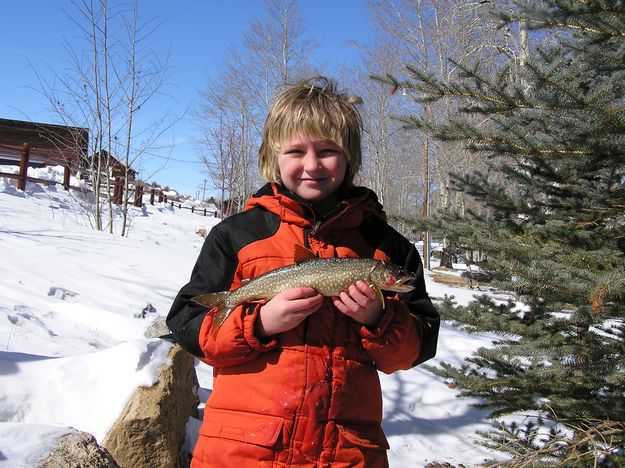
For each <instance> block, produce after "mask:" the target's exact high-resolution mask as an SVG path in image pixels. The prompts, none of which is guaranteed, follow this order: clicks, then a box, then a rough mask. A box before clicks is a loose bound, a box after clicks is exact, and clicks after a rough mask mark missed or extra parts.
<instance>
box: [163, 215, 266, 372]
mask: <svg viewBox="0 0 625 468" xmlns="http://www.w3.org/2000/svg"><path fill="white" fill-rule="evenodd" d="M222 224H223V223H222ZM222 224H219V225H217V226H215V227H214V228H213V229H212V230H211V231H210V233H209V235H208V236H207V238H206V240H205V242H204V245H203V247H202V250H201V252H200V255H199V256H198V259H197V261H196V264H195V266H194V268H193V271H192V273H191V279H190V280H189V282H188V283H187V284H186V285H185V286H183V287H182V289H181V290H180V292H179V293H178V295H177V296H176V298H175V299H174V302H173V304H172V306H171V309H170V311H169V314H168V315H167V319H166V323H167V326H168V327H169V329H170V330H171V332H172V334H173V335H174V338H175V339H176V341H177V342H178V343H179V344H180V345H181V346H182V347H183V348H184V349H185V350H186V351H188V352H190V353H191V354H193V355H195V356H196V357H198V358H200V359H201V360H202V361H204V362H206V363H208V364H210V365H212V366H214V367H227V366H231V365H237V364H241V363H243V362H247V361H250V360H253V359H255V358H256V357H257V356H258V355H259V353H261V352H263V351H266V350H268V349H271V348H272V347H273V346H275V342H269V343H263V342H260V341H259V340H257V339H256V337H255V336H254V333H253V330H254V321H255V320H256V317H257V315H258V310H257V309H258V308H257V307H245V306H239V307H236V308H235V309H233V311H232V313H231V314H230V316H229V317H228V318H227V319H226V320H225V322H224V323H223V324H222V326H221V327H220V328H219V330H218V333H217V334H216V335H213V334H212V333H211V326H212V323H213V316H212V313H211V312H212V311H211V310H208V309H206V308H205V307H202V306H201V305H199V304H196V303H195V302H193V301H192V300H191V299H192V298H193V297H195V296H197V295H200V294H205V293H209V292H219V291H227V290H229V289H230V288H231V286H232V284H233V282H234V281H235V277H236V274H237V269H238V257H237V252H236V250H235V249H234V248H233V246H232V244H231V242H230V240H229V239H230V236H228V235H227V228H224V227H222Z"/></svg>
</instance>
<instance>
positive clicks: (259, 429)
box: [200, 407, 284, 447]
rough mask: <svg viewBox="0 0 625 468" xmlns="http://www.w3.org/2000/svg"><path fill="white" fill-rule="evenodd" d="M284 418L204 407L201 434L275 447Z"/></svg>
mask: <svg viewBox="0 0 625 468" xmlns="http://www.w3.org/2000/svg"><path fill="white" fill-rule="evenodd" d="M283 425H284V420H283V419H282V418H280V417H277V416H269V415H265V414H257V413H244V412H240V411H229V410H220V409H213V408H208V407H206V408H204V423H203V424H202V426H201V428H200V435H202V436H206V437H218V438H223V439H229V440H235V441H238V442H244V443H246V444H254V445H260V446H263V447H273V446H275V445H276V442H278V439H279V437H280V435H281V434H282V427H283Z"/></svg>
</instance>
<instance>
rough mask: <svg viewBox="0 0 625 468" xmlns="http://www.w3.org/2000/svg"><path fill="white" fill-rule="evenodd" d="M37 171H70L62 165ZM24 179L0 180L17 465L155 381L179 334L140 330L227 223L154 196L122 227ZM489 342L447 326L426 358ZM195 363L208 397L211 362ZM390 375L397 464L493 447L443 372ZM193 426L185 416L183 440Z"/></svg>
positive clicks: (92, 426)
mask: <svg viewBox="0 0 625 468" xmlns="http://www.w3.org/2000/svg"><path fill="white" fill-rule="evenodd" d="M13 171H14V168H11V167H8V166H0V172H13ZM29 176H31V177H42V178H47V179H53V180H61V178H62V176H61V173H60V172H59V169H58V168H44V169H30V170H29ZM15 183H16V181H15V180H13V179H7V178H0V256H1V257H0V258H1V260H0V382H1V384H0V466H7V467H11V468H18V467H32V466H36V463H37V461H39V460H41V459H42V458H45V456H46V455H47V453H48V452H49V450H50V448H51V447H52V446H53V445H54V441H55V440H56V438H57V437H58V436H59V435H62V434H64V433H67V432H70V431H71V430H72V429H71V428H75V429H78V430H83V431H87V432H90V433H92V434H93V435H94V436H95V437H96V438H97V439H98V441H100V442H101V441H102V440H103V438H104V436H105V435H106V433H107V431H108V429H109V428H110V426H111V424H112V423H113V421H114V420H115V418H116V417H117V415H118V414H119V413H120V412H121V410H122V408H123V407H124V405H125V403H126V400H127V399H128V397H129V396H130V395H131V394H132V392H133V391H134V389H135V388H136V387H137V386H139V385H150V384H152V383H153V382H154V381H155V375H156V370H157V369H158V368H159V367H160V366H161V365H162V364H163V363H165V362H166V360H167V354H168V352H169V349H170V347H171V344H170V343H168V342H165V341H161V340H158V339H146V338H144V337H143V333H144V331H145V329H146V328H147V327H148V326H149V325H151V323H152V322H153V321H154V320H155V319H156V318H158V317H164V316H166V315H167V312H168V310H169V306H170V305H171V302H172V301H173V299H174V296H175V295H176V293H177V292H178V290H179V289H180V287H181V286H182V285H183V284H184V283H186V281H187V280H188V278H189V275H190V273H191V269H192V267H193V265H194V263H195V260H196V257H197V255H198V254H199V250H200V248H201V246H202V242H203V238H202V237H200V236H198V235H197V234H196V231H197V230H198V229H200V228H205V229H207V230H210V228H211V227H212V226H213V225H214V224H215V223H216V222H217V221H218V220H217V219H215V218H212V217H204V216H202V215H201V214H198V213H197V212H196V213H191V212H190V210H179V209H177V208H172V207H171V206H170V205H164V204H156V205H154V206H152V205H149V204H146V205H144V207H142V208H134V207H132V208H131V209H130V210H131V216H130V234H129V236H128V237H121V236H119V235H112V234H108V233H106V232H101V231H96V230H94V229H92V228H91V227H90V225H91V221H90V216H89V214H88V212H87V210H86V206H87V204H86V203H85V201H84V198H83V195H82V194H81V193H79V192H73V191H70V192H67V191H65V190H63V188H62V187H61V186H60V185H57V186H50V187H47V186H45V185H40V184H34V183H29V184H28V185H27V188H26V191H24V192H21V191H18V190H17V189H16V188H15ZM71 184H72V185H78V184H79V181H76V180H72V181H71ZM117 222H119V220H117ZM426 279H427V284H428V291H429V292H430V294H431V296H432V297H434V298H442V297H443V296H444V295H445V294H448V295H452V294H453V295H454V296H455V298H456V301H457V302H459V303H467V302H468V301H470V300H471V298H472V296H473V294H475V292H474V291H471V290H468V289H462V288H451V287H447V286H443V285H440V284H438V283H434V282H433V281H432V280H431V278H430V277H428V278H426ZM150 306H151V307H152V308H153V310H154V311H152V312H150V310H152V309H151V308H150ZM492 338H493V337H489V336H487V335H479V334H472V335H467V334H465V333H462V332H460V331H459V330H458V329H456V328H454V327H453V326H451V325H449V324H444V325H443V327H442V329H441V336H440V341H439V346H438V349H439V351H438V355H437V357H436V358H435V359H434V360H432V361H430V364H433V365H434V364H436V363H437V362H441V361H446V362H451V363H453V364H456V365H459V364H460V363H461V362H462V360H463V358H464V357H465V356H468V355H469V354H471V352H472V351H473V350H475V349H476V348H478V347H480V346H488V345H489V344H490V343H491V341H492ZM196 368H197V370H198V379H199V382H200V385H201V387H202V389H201V391H200V396H201V397H204V398H205V397H206V396H207V395H209V394H210V389H211V387H212V377H211V369H210V367H208V366H206V365H204V364H199V365H198V366H197V367H196ZM381 379H382V388H383V392H384V405H385V415H384V417H385V420H384V429H385V432H386V433H387V436H388V439H389V443H390V445H391V450H390V452H389V459H390V465H391V467H393V468H404V467H418V466H424V465H426V464H427V463H429V462H432V461H439V462H449V463H453V464H460V463H462V464H464V465H465V466H474V465H476V464H478V463H480V462H481V461H483V460H484V459H485V458H487V457H491V456H493V454H492V453H489V452H488V451H486V449H484V448H481V447H477V446H475V445H473V444H472V439H473V437H474V435H475V431H476V430H479V429H485V428H486V427H487V426H486V424H485V423H484V421H483V416H484V414H483V413H481V412H480V411H478V410H476V409H474V408H472V407H471V406H470V404H469V403H470V401H467V400H460V399H457V398H456V394H457V391H455V390H453V389H450V388H448V387H447V385H446V384H445V383H444V382H442V381H441V380H440V379H439V378H437V377H435V376H433V375H431V374H430V373H428V372H427V371H425V370H424V369H422V368H417V369H412V370H409V371H403V372H398V373H395V374H393V375H382V374H381ZM198 425H199V422H198V421H195V420H190V421H189V424H188V428H189V435H188V440H187V446H188V447H192V445H193V443H194V441H195V437H196V436H195V433H194V431H197V427H198Z"/></svg>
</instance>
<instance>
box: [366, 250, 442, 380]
mask: <svg viewBox="0 0 625 468" xmlns="http://www.w3.org/2000/svg"><path fill="white" fill-rule="evenodd" d="M406 242H408V241H407V240H406ZM406 245H407V244H404V246H406ZM401 257H403V259H404V261H403V262H401V263H400V262H399V261H398V259H400V258H401ZM390 259H391V261H392V262H393V263H396V264H403V266H404V267H405V268H406V269H407V270H409V271H412V272H414V273H415V276H416V278H415V279H414V280H413V281H412V282H411V284H412V286H414V290H412V291H410V292H408V293H402V294H399V295H396V296H395V297H391V298H388V299H387V300H386V311H385V314H384V315H383V316H382V319H381V320H380V323H378V325H377V326H376V327H375V328H371V329H370V328H367V327H365V326H361V327H360V336H361V340H362V345H363V347H364V349H365V350H366V351H367V353H368V354H369V355H370V356H371V358H372V359H373V361H374V362H375V364H376V367H377V368H378V369H379V370H381V371H382V372H384V373H387V374H389V373H391V372H394V371H396V370H400V369H410V368H411V367H414V366H416V365H417V364H420V363H422V362H424V361H427V360H428V359H431V358H433V357H434V356H435V355H436V345H437V342H438V332H439V328H440V316H439V314H438V312H437V311H436V309H435V308H434V305H433V304H432V301H431V300H430V298H429V296H428V294H427V291H426V289H425V279H424V276H423V264H422V263H421V257H420V256H419V253H418V252H417V249H416V248H415V247H414V245H412V244H410V245H409V246H408V247H407V251H406V252H405V253H403V254H401V255H400V256H399V255H398V256H393V255H391V256H390Z"/></svg>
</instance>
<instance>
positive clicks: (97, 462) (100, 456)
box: [37, 432, 119, 468]
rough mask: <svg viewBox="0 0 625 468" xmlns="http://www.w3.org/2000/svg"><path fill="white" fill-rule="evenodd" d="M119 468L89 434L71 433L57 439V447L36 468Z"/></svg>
mask: <svg viewBox="0 0 625 468" xmlns="http://www.w3.org/2000/svg"><path fill="white" fill-rule="evenodd" d="M77 466H84V467H90V468H119V465H118V464H117V463H116V462H115V460H114V459H113V457H112V456H111V454H110V453H109V452H108V451H107V450H106V449H104V448H102V447H100V446H99V445H98V443H97V442H96V440H95V437H93V436H92V435H91V434H89V433H87V432H72V433H70V434H65V435H63V436H61V437H59V439H58V442H57V446H56V448H55V449H53V450H52V451H51V452H50V455H49V456H48V458H46V459H45V460H43V461H41V462H39V463H38V464H37V468H76V467H77Z"/></svg>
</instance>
